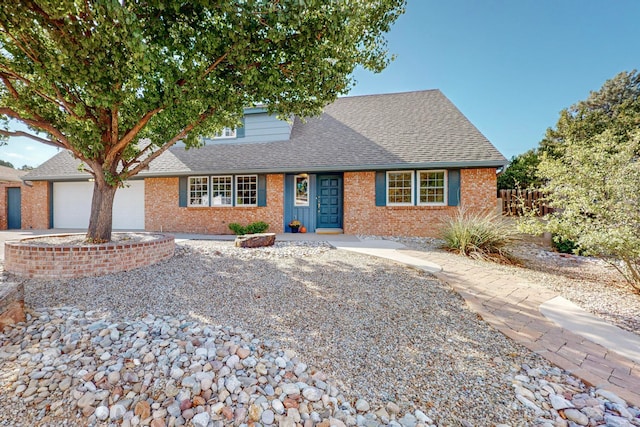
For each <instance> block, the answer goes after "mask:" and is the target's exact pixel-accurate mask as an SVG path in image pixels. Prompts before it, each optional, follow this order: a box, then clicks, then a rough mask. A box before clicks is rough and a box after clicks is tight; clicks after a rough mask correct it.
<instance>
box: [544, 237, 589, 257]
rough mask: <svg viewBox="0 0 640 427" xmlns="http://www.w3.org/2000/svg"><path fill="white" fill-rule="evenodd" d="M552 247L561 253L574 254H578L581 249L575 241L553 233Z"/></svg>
mask: <svg viewBox="0 0 640 427" xmlns="http://www.w3.org/2000/svg"><path fill="white" fill-rule="evenodd" d="M551 242H552V243H553V247H554V248H556V250H557V251H558V252H560V253H562V254H576V255H580V254H581V253H582V251H581V250H580V247H579V246H578V244H577V243H576V242H574V241H573V240H570V239H565V238H563V237H561V236H558V235H555V236H553V239H551Z"/></svg>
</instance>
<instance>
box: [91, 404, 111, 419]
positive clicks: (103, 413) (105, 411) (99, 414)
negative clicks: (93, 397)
mask: <svg viewBox="0 0 640 427" xmlns="http://www.w3.org/2000/svg"><path fill="white" fill-rule="evenodd" d="M94 414H95V416H96V418H97V419H99V420H100V421H104V420H106V419H107V418H109V408H107V407H106V406H103V405H100V406H98V407H97V408H96V411H95V412H94Z"/></svg>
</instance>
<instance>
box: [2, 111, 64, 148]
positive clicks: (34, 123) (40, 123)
mask: <svg viewBox="0 0 640 427" xmlns="http://www.w3.org/2000/svg"><path fill="white" fill-rule="evenodd" d="M0 115H5V116H9V117H13V118H14V119H17V120H20V121H22V122H24V123H26V124H27V125H29V126H31V127H34V128H38V129H42V130H43V131H45V132H48V133H49V134H51V135H52V136H54V137H55V138H56V139H57V140H58V142H59V143H60V146H61V147H64V148H67V149H69V150H71V145H70V144H69V141H68V140H67V137H66V136H64V135H63V134H62V132H60V131H59V130H58V129H56V128H55V127H53V125H51V123H47V122H46V121H44V120H38V119H36V120H33V119H28V118H25V117H22V116H21V115H20V114H19V113H17V112H16V111H14V110H12V109H11V108H7V107H0Z"/></svg>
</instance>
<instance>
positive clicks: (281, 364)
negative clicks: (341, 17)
mask: <svg viewBox="0 0 640 427" xmlns="http://www.w3.org/2000/svg"><path fill="white" fill-rule="evenodd" d="M275 364H276V366H277V367H278V368H280V369H284V368H286V367H287V361H286V360H284V358H283V357H276V360H275Z"/></svg>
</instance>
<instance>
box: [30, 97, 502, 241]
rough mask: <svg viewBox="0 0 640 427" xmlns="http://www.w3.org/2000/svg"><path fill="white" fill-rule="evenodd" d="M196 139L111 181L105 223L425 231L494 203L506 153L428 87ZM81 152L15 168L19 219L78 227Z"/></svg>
mask: <svg viewBox="0 0 640 427" xmlns="http://www.w3.org/2000/svg"><path fill="white" fill-rule="evenodd" d="M205 141H206V145H205V146H204V147H202V148H199V149H191V150H185V149H184V147H180V146H175V147H172V148H170V149H169V150H167V151H166V152H165V153H164V154H163V155H162V156H160V157H159V158H158V159H156V160H155V161H154V162H152V163H151V166H150V168H149V170H147V171H144V172H143V173H141V174H139V175H138V176H137V177H135V179H133V180H131V181H130V182H129V183H128V187H126V188H124V189H120V190H118V192H117V193H116V200H115V202H114V215H113V218H114V224H113V225H114V229H144V230H147V231H168V232H189V233H211V234H228V233H230V230H229V229H228V224H229V223H231V222H239V223H241V224H243V225H245V224H247V223H250V222H254V221H266V222H267V223H269V224H270V231H274V232H286V231H290V230H289V228H288V226H287V224H288V223H289V222H290V221H291V220H292V219H298V220H300V221H301V222H302V223H303V224H304V225H305V226H306V227H307V229H308V231H309V232H314V231H317V232H328V231H338V232H340V231H344V232H345V233H348V234H376V235H414V236H431V235H434V234H435V233H436V232H437V228H438V224H439V220H440V219H441V218H442V217H444V216H446V215H449V214H450V213H451V212H452V211H453V210H455V209H456V207H457V206H463V207H465V208H468V209H495V206H496V168H497V167H500V166H503V165H505V164H506V163H507V161H506V159H505V158H504V156H502V154H500V153H499V152H498V150H496V148H495V147H494V146H493V145H492V144H491V143H490V142H489V141H488V140H487V138H485V137H484V136H483V135H482V134H481V133H480V132H479V131H478V130H477V129H476V128H475V127H474V126H473V125H472V124H471V123H470V122H469V121H468V120H467V118H466V117H465V116H464V115H463V114H462V113H461V112H460V111H459V110H458V109H457V108H456V107H455V106H454V105H453V104H452V103H451V102H450V101H449V100H448V99H447V98H446V97H445V96H444V95H443V94H442V93H441V92H440V91H438V90H429V91H419V92H407V93H395V94H385V95H369V96H354V97H345V98H339V99H338V100H337V101H335V102H334V103H333V104H331V105H329V106H327V107H326V109H325V111H324V113H323V114H322V115H321V116H320V117H316V118H311V119H308V120H307V121H306V122H302V121H301V120H299V119H298V118H295V119H294V120H293V121H292V122H287V121H283V120H279V119H277V118H276V117H274V116H270V115H268V114H267V112H266V109H264V108H248V109H246V110H245V117H244V120H243V126H242V127H241V128H238V129H225V130H224V131H223V132H221V134H220V135H216V136H215V137H213V138H211V139H205ZM79 163H80V162H79V161H77V160H76V159H74V158H73V157H72V155H71V154H70V153H69V152H61V153H59V154H58V155H56V156H55V157H53V158H52V159H50V160H49V161H47V162H46V163H44V164H43V165H41V166H40V167H39V168H37V169H35V170H33V171H31V172H29V173H28V174H27V176H25V177H24V179H25V180H28V181H29V182H30V183H31V185H32V186H31V187H29V189H28V192H29V193H30V197H29V201H30V202H32V204H31V205H26V204H25V201H23V212H25V209H27V210H34V211H33V212H34V214H33V215H29V221H28V222H25V221H24V219H23V227H24V228H34V229H35V228H51V227H53V228H84V227H87V225H88V218H89V209H90V204H91V192H92V187H93V184H92V183H91V182H89V179H88V178H89V175H88V174H86V173H80V172H79V171H78V165H79ZM33 203H37V204H38V205H39V206H35V205H34V204H33ZM23 216H24V215H23Z"/></svg>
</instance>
